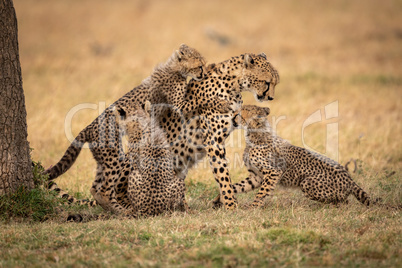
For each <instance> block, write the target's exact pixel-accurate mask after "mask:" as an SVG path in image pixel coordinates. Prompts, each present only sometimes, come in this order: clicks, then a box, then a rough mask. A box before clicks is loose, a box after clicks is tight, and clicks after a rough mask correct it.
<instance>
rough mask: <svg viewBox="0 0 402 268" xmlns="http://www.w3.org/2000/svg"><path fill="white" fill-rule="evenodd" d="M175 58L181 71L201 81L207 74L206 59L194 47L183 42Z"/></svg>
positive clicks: (184, 74)
mask: <svg viewBox="0 0 402 268" xmlns="http://www.w3.org/2000/svg"><path fill="white" fill-rule="evenodd" d="M175 60H176V64H177V67H178V69H179V72H180V73H181V74H182V75H183V76H186V77H187V76H189V77H191V78H194V79H195V80H197V81H199V80H201V79H203V78H204V76H205V73H206V72H205V59H204V57H203V56H201V54H200V53H199V52H198V51H197V50H196V49H194V48H191V47H188V46H187V45H185V44H182V45H181V46H180V48H179V50H176V52H175Z"/></svg>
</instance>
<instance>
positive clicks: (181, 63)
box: [145, 44, 231, 115]
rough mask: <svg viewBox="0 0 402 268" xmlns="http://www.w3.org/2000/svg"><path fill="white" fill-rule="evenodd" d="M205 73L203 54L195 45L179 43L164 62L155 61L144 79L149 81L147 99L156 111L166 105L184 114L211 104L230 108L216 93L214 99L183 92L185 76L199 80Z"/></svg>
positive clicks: (160, 110) (219, 109) (222, 109)
mask: <svg viewBox="0 0 402 268" xmlns="http://www.w3.org/2000/svg"><path fill="white" fill-rule="evenodd" d="M205 75H206V67H205V59H204V58H203V56H201V54H200V53H199V52H198V51H197V50H196V49H194V48H191V47H188V46H187V45H185V44H182V45H181V46H180V48H179V50H176V51H175V52H174V53H173V54H172V56H171V57H170V58H169V60H168V61H167V62H166V63H164V64H160V65H158V66H157V67H156V68H155V70H154V72H153V73H152V75H151V76H150V77H149V78H147V80H145V82H146V83H149V84H150V89H149V94H150V96H149V101H150V102H151V104H153V109H154V110H155V111H156V113H157V114H158V115H159V114H162V112H164V111H165V109H166V108H173V109H175V110H177V111H179V112H181V113H183V114H187V113H189V112H191V111H193V110H196V109H197V108H202V107H207V106H208V107H214V108H216V109H217V110H218V111H219V112H221V113H227V112H229V111H230V110H231V109H230V105H229V103H228V102H227V101H226V100H223V99H220V98H219V97H218V96H216V97H215V98H213V99H208V98H197V99H195V98H192V97H187V96H186V92H187V81H188V80H187V77H190V78H192V79H194V80H196V81H200V80H202V79H203V78H204V77H205ZM155 104H156V105H155Z"/></svg>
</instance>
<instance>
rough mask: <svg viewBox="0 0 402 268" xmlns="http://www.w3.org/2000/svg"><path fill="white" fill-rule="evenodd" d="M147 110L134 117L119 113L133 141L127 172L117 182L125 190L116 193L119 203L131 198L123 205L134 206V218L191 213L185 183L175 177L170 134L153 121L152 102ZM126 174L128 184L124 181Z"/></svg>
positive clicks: (122, 172)
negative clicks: (171, 213)
mask: <svg viewBox="0 0 402 268" xmlns="http://www.w3.org/2000/svg"><path fill="white" fill-rule="evenodd" d="M144 106H145V108H144V110H142V109H138V110H137V112H136V113H135V114H134V115H131V116H127V115H128V114H126V113H125V111H122V110H121V109H120V110H116V111H115V113H116V116H120V122H119V123H120V124H121V126H122V128H123V129H124V131H125V132H126V134H127V136H128V141H129V150H128V152H127V154H126V160H125V163H124V165H123V170H121V172H120V176H119V175H117V176H116V178H115V183H114V185H115V187H124V188H125V190H124V189H116V193H117V200H124V199H126V198H128V200H129V201H127V199H126V201H123V202H122V203H123V204H124V203H130V204H131V209H132V210H131V211H132V212H131V213H132V216H134V217H136V216H154V215H158V214H161V213H163V212H164V211H170V210H175V209H179V210H182V211H184V210H187V208H188V206H187V203H186V201H185V185H184V181H183V180H180V179H179V178H178V177H177V176H176V175H175V174H174V171H173V156H172V152H171V151H170V150H169V146H168V143H167V141H166V134H165V133H164V132H163V130H162V129H161V128H160V127H159V126H158V123H157V122H156V121H155V120H152V119H151V117H150V115H149V111H150V106H151V104H150V102H149V101H146V102H145V105H144ZM127 171H128V172H127ZM125 174H127V175H128V180H127V179H126V178H124V177H125V176H126V175H125ZM126 183H127V184H126ZM125 184H126V185H125ZM118 193H121V194H120V196H119V194H118Z"/></svg>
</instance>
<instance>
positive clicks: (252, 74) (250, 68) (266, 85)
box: [240, 53, 279, 102]
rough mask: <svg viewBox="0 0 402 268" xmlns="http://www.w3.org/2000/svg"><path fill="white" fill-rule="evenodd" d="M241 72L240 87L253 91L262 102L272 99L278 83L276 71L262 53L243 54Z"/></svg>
mask: <svg viewBox="0 0 402 268" xmlns="http://www.w3.org/2000/svg"><path fill="white" fill-rule="evenodd" d="M243 58H244V63H243V72H242V77H241V79H240V87H242V88H243V90H247V91H251V92H253V93H254V95H255V98H256V99H257V100H258V101H260V102H262V101H268V100H273V99H274V94H275V86H276V85H277V84H278V83H279V74H278V71H277V70H276V69H275V68H274V67H273V66H272V64H271V63H270V62H269V61H268V60H267V56H266V55H265V54H264V53H261V54H259V55H254V54H244V55H243Z"/></svg>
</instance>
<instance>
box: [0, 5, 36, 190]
mask: <svg viewBox="0 0 402 268" xmlns="http://www.w3.org/2000/svg"><path fill="white" fill-rule="evenodd" d="M26 117H27V114H26V110H25V97H24V91H23V89H22V78H21V66H20V60H19V52H18V28H17V17H16V15H15V10H14V5H13V1H12V0H0V195H1V194H6V193H12V192H14V191H15V190H16V189H18V187H20V186H24V187H26V188H28V189H30V188H32V187H33V185H34V183H33V173H32V162H31V157H30V153H29V143H28V141H27V136H28V133H27V123H26Z"/></svg>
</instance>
